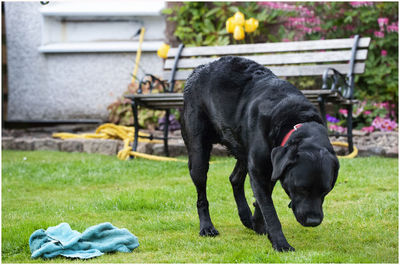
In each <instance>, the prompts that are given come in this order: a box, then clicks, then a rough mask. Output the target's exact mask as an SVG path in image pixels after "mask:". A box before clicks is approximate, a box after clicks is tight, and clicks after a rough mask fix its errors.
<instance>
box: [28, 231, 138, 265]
mask: <svg viewBox="0 0 400 265" xmlns="http://www.w3.org/2000/svg"><path fill="white" fill-rule="evenodd" d="M138 246H139V241H138V239H137V237H136V236H134V235H133V234H131V233H130V232H129V231H128V230H127V229H125V228H122V229H119V228H117V227H115V226H113V225H112V224H110V223H102V224H99V225H95V226H91V227H89V228H88V229H86V230H85V232H83V233H82V234H81V233H79V232H78V231H75V230H72V229H71V227H70V226H69V224H67V223H61V224H59V225H57V226H53V227H49V228H47V230H46V231H45V230H43V229H39V230H36V231H35V232H33V234H32V235H31V237H30V238H29V248H30V250H31V253H32V256H31V257H32V258H39V257H43V258H54V257H56V256H58V255H62V256H65V257H69V258H80V259H90V258H94V257H98V256H101V255H103V254H104V253H106V252H115V251H120V252H131V251H132V250H133V249H135V248H137V247H138Z"/></svg>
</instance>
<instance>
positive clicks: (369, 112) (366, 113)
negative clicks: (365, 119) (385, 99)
mask: <svg viewBox="0 0 400 265" xmlns="http://www.w3.org/2000/svg"><path fill="white" fill-rule="evenodd" d="M371 113H372V111H370V110H366V111H364V114H365V115H369V114H371Z"/></svg>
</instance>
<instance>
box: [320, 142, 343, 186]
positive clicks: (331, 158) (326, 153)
mask: <svg viewBox="0 0 400 265" xmlns="http://www.w3.org/2000/svg"><path fill="white" fill-rule="evenodd" d="M320 155H321V157H322V161H323V164H325V165H329V164H332V163H333V167H332V170H333V179H332V183H331V187H333V186H334V185H335V183H336V180H337V177H338V173H339V168H340V164H339V160H338V159H337V157H336V154H335V153H334V152H333V153H332V152H330V150H328V149H327V148H324V149H323V150H321V151H320ZM325 159H326V160H325Z"/></svg>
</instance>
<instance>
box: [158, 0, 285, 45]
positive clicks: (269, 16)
mask: <svg viewBox="0 0 400 265" xmlns="http://www.w3.org/2000/svg"><path fill="white" fill-rule="evenodd" d="M237 11H240V12H242V13H243V14H244V15H245V17H246V19H247V18H250V17H253V18H255V19H257V20H258V21H259V28H258V29H257V30H256V31H255V32H253V33H250V34H246V39H245V40H243V41H242V42H243V43H249V42H251V43H252V42H254V41H255V40H254V38H262V37H264V38H265V36H267V35H271V33H270V32H269V29H268V24H271V23H275V22H277V19H278V17H279V16H280V15H281V14H283V13H284V12H283V11H280V10H273V11H272V12H268V11H267V10H266V9H264V8H262V7H261V6H260V5H258V4H257V3H256V2H246V3H231V2H213V3H212V2H183V3H180V4H177V5H175V6H174V7H172V8H167V9H164V10H163V13H164V14H166V15H169V17H168V20H170V21H174V22H175V23H176V29H175V32H174V35H175V36H176V37H178V39H179V40H180V41H181V42H182V43H184V44H185V45H186V46H222V45H228V44H232V43H236V41H235V40H234V39H233V38H232V37H231V36H230V34H228V32H227V31H226V28H225V22H226V20H227V19H228V18H229V17H231V16H232V15H233V14H234V13H235V12H237Z"/></svg>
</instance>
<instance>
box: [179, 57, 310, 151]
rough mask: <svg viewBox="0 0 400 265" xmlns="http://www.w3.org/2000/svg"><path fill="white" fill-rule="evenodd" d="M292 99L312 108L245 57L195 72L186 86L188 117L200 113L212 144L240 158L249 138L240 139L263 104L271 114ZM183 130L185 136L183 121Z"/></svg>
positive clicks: (292, 89) (288, 86) (287, 85)
mask: <svg viewBox="0 0 400 265" xmlns="http://www.w3.org/2000/svg"><path fill="white" fill-rule="evenodd" d="M290 96H295V97H300V98H301V101H304V102H305V104H309V103H308V102H307V100H306V98H305V97H304V95H303V94H302V93H301V92H300V91H299V90H298V89H297V88H296V87H294V86H293V85H291V84H290V83H289V82H286V81H284V80H281V79H279V78H278V77H277V76H275V75H274V74H273V73H272V72H271V71H270V70H269V69H268V68H266V67H264V66H262V65H260V64H258V63H256V62H254V61H251V60H248V59H245V58H242V57H232V56H227V57H222V58H220V59H219V60H216V61H214V62H212V63H209V64H206V65H201V66H199V67H197V68H196V69H195V70H194V71H193V73H192V74H191V75H190V76H189V78H188V80H187V82H186V85H185V90H184V108H185V112H186V113H189V112H191V110H192V109H196V111H198V110H201V111H202V114H201V119H202V120H203V122H204V123H206V124H207V126H208V127H210V128H209V129H208V130H209V132H208V135H209V137H210V139H213V143H215V142H218V143H222V144H224V145H226V146H227V147H228V149H229V151H230V152H231V153H233V154H234V155H235V156H236V157H238V156H240V154H241V153H243V150H242V149H243V143H242V142H241V141H242V140H243V139H244V138H246V136H244V135H243V137H240V135H241V131H242V130H241V129H242V127H243V126H247V124H248V122H249V120H248V119H254V118H256V117H255V116H257V114H256V115H255V113H252V112H256V111H257V109H258V107H259V105H260V104H262V105H263V107H264V108H266V109H270V110H272V109H273V107H274V106H276V105H278V104H279V103H280V102H281V101H282V100H285V99H287V98H288V97H290ZM186 122H190V121H186ZM182 126H183V127H184V128H183V133H185V132H184V131H185V121H184V119H183V121H182ZM243 131H247V130H243Z"/></svg>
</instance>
